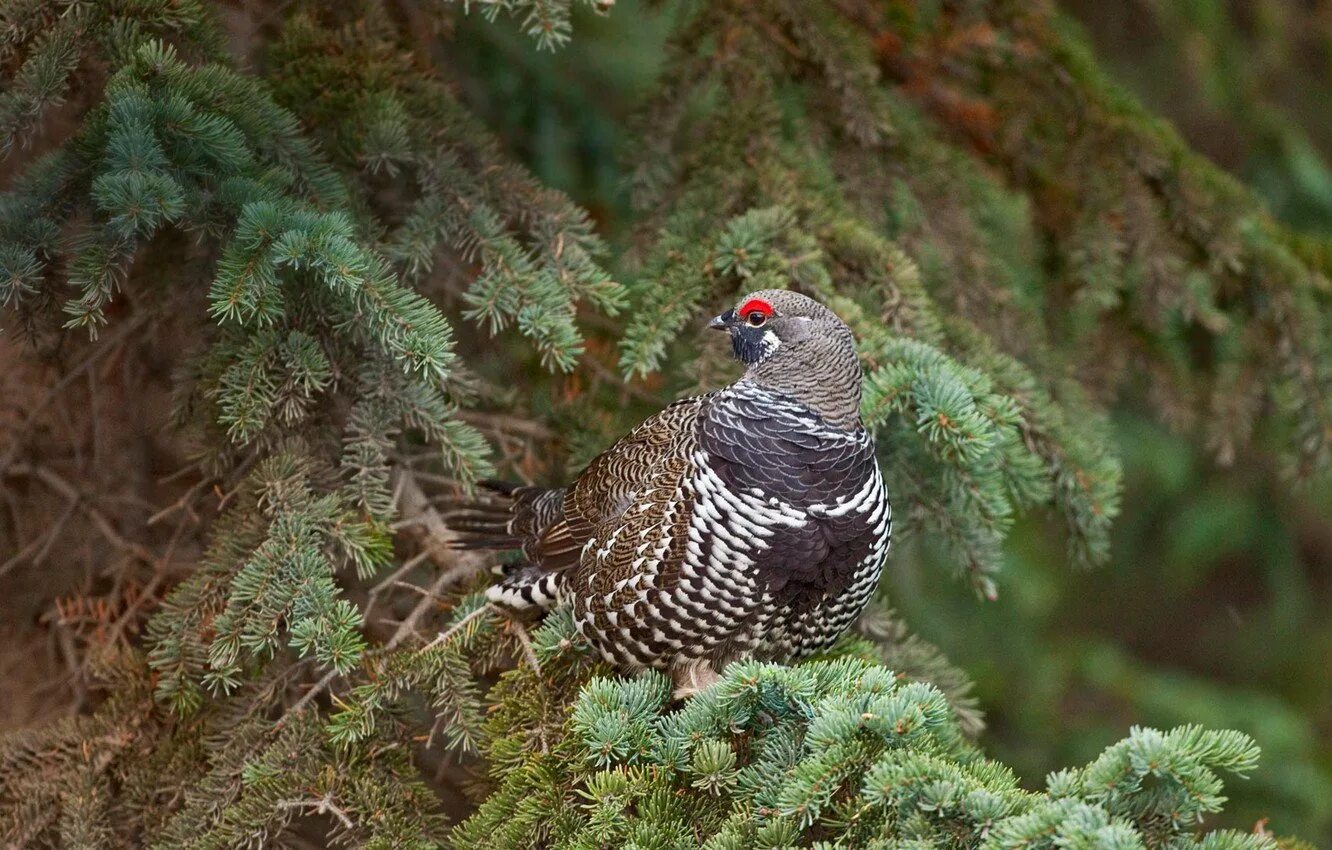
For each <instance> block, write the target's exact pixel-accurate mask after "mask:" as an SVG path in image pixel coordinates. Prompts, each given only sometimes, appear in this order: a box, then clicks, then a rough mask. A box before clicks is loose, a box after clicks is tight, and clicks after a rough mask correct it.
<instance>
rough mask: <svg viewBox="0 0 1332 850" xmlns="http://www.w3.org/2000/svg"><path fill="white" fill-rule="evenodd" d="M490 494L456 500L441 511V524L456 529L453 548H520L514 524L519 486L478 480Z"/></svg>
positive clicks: (521, 540) (521, 543) (520, 541)
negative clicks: (465, 500) (442, 512)
mask: <svg viewBox="0 0 1332 850" xmlns="http://www.w3.org/2000/svg"><path fill="white" fill-rule="evenodd" d="M479 483H480V485H481V487H482V489H484V490H485V491H487V492H488V493H489V494H491V495H490V496H489V497H487V498H481V499H476V500H473V501H469V502H459V503H458V504H455V505H452V506H451V507H449V508H448V509H447V510H446V511H445V512H444V524H445V525H447V526H448V527H449V528H450V529H452V530H453V531H456V532H457V533H458V536H457V537H456V538H454V540H453V542H452V543H451V544H450V546H452V547H453V548H454V549H520V548H522V545H523V543H524V542H525V541H524V540H523V538H522V537H521V536H519V534H518V533H517V531H516V530H515V528H514V520H515V509H516V508H517V507H518V500H517V499H516V498H515V493H517V491H519V490H523V489H531V488H520V487H518V486H517V485H514V484H510V483H509V482H507V481H492V480H485V481H481V482H479Z"/></svg>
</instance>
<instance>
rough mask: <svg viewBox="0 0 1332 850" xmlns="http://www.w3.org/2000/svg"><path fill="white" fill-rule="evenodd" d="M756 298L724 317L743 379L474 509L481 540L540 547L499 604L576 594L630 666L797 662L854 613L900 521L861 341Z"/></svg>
mask: <svg viewBox="0 0 1332 850" xmlns="http://www.w3.org/2000/svg"><path fill="white" fill-rule="evenodd" d="M756 301H757V303H759V304H761V305H763V306H764V307H765V308H767V309H768V310H770V313H765V314H764V315H762V316H754V315H753V312H754V311H750V312H749V313H747V314H746V313H741V312H740V311H739V310H738V309H737V310H731V311H728V312H727V313H725V314H723V315H722V316H719V317H718V318H717V319H714V320H713V325H712V326H713V327H720V328H722V329H725V330H728V331H729V332H730V333H731V334H732V338H733V342H734V345H735V350H736V354H737V356H738V357H740V358H741V359H742V360H745V361H746V362H747V364H748V369H747V371H746V372H745V374H744V376H743V377H742V378H741V379H740V380H738V381H736V382H735V383H734V384H731V385H730V386H728V387H726V388H724V389H721V390H718V391H716V392H713V393H709V394H707V395H703V396H697V397H693V398H687V399H682V400H680V401H677V402H675V403H674V404H672V405H670V406H669V407H667V408H666V409H665V410H663V411H661V412H660V413H658V414H657V415H655V416H653V417H651V418H650V419H648V420H647V421H645V422H643V423H642V424H641V425H639V426H638V427H637V428H635V429H634V430H633V431H632V432H630V433H629V434H628V435H627V436H625V437H624V438H623V439H621V440H619V441H618V442H617V443H615V444H614V445H613V446H611V447H610V448H609V449H607V450H606V451H605V452H604V453H602V454H601V455H599V456H598V457H597V458H596V459H595V460H594V461H593V462H592V463H591V464H590V465H589V466H588V467H587V468H586V469H585V470H584V471H583V472H582V473H581V474H580V475H579V476H578V478H577V479H576V480H575V481H574V482H573V483H572V484H570V485H569V486H568V487H566V488H560V489H541V488H513V487H508V486H505V485H500V486H499V487H498V491H499V492H500V495H501V496H502V500H501V501H500V502H498V503H491V504H490V505H488V506H485V505H481V506H473V508H472V510H471V511H470V512H466V513H465V514H463V515H462V516H460V518H459V521H458V525H459V527H461V528H462V530H464V531H467V532H470V533H471V534H473V535H474V536H473V537H472V538H470V539H471V541H472V542H473V545H479V546H487V547H495V548H502V547H503V548H519V547H520V548H522V550H523V552H524V554H525V555H526V557H527V561H528V564H527V565H526V566H523V567H521V568H519V569H518V570H517V571H515V572H512V573H510V574H509V575H508V576H507V577H506V578H505V579H504V580H503V581H501V582H500V583H499V584H497V585H496V586H495V587H493V588H492V589H491V591H490V598H491V600H492V601H494V602H496V603H498V604H501V605H506V606H509V607H512V608H516V609H522V608H532V607H536V608H544V607H548V606H549V605H551V604H554V603H555V602H557V601H562V602H567V603H568V604H569V605H570V606H571V607H572V610H573V616H574V621H575V623H576V625H577V627H578V630H579V631H580V632H581V633H582V634H583V635H584V636H585V637H586V638H587V639H588V640H589V641H590V642H591V643H592V644H593V645H594V646H595V647H596V648H597V649H598V650H599V651H600V652H601V653H602V655H603V656H605V657H606V658H607V659H608V660H610V661H611V662H613V663H615V664H617V665H619V666H622V667H625V668H630V669H636V668H642V667H657V668H662V669H671V668H676V669H678V668H681V667H683V666H686V665H690V664H700V663H703V664H706V665H709V666H711V667H712V668H713V669H720V667H721V666H722V665H723V664H725V663H726V662H728V661H730V660H733V659H735V658H739V657H746V656H749V657H756V658H760V659H771V660H790V659H795V658H799V657H802V656H805V655H808V654H810V653H811V652H815V651H817V650H819V649H822V648H825V647H827V646H828V645H830V644H831V643H832V642H833V641H835V640H836V639H837V638H838V637H839V636H840V635H841V634H842V633H843V632H845V631H846V629H847V628H849V627H850V625H851V623H852V622H853V621H854V619H855V618H856V617H857V616H858V615H859V613H860V612H861V610H862V609H863V608H864V605H865V603H866V602H867V601H868V600H869V597H870V595H871V594H872V593H873V591H874V587H875V585H876V584H877V582H878V578H879V575H880V572H881V570H882V567H883V561H884V558H885V556H886V554H887V550H888V544H889V539H890V536H891V527H892V518H891V509H890V507H889V504H888V500H887V497H886V495H885V493H884V487H883V481H882V478H881V476H880V473H879V467H878V463H877V461H876V459H875V455H874V445H873V441H872V439H871V437H870V435H869V434H868V432H866V430H865V429H864V427H863V426H862V424H861V422H860V417H859V407H860V381H861V375H860V368H859V365H858V362H857V360H856V354H855V346H854V341H853V339H852V337H851V333H850V331H849V330H848V329H847V328H846V325H845V324H843V323H842V322H841V321H840V320H839V319H838V318H837V317H836V316H835V315H834V314H833V313H832V312H831V311H829V310H828V309H827V308H826V307H824V306H823V305H820V304H818V303H817V302H814V301H812V300H810V299H808V298H805V297H804V296H801V295H798V294H796V293H791V292H784V291H764V292H757V293H753V294H751V295H749V296H747V297H746V298H745V299H742V300H741V302H740V304H739V305H737V308H739V307H742V306H744V305H749V304H753V303H755V302H756ZM759 312H762V311H761V310H760V311H759ZM755 321H757V322H759V324H757V325H755V324H753V322H755Z"/></svg>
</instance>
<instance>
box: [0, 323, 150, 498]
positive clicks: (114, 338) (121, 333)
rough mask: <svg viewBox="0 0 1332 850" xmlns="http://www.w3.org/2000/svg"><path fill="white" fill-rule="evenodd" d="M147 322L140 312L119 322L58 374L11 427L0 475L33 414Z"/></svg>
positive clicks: (15, 454) (32, 421) (0, 460)
mask: <svg viewBox="0 0 1332 850" xmlns="http://www.w3.org/2000/svg"><path fill="white" fill-rule="evenodd" d="M147 321H148V316H147V314H145V313H140V314H138V315H137V316H135V317H134V318H132V319H130V320H129V321H126V322H122V323H121V324H120V326H119V327H117V328H116V330H115V332H114V333H112V334H111V335H109V336H108V337H107V338H106V341H105V342H103V343H102V344H101V345H98V346H97V347H96V348H94V349H93V350H92V351H90V352H88V354H87V355H86V356H85V357H84V358H83V359H82V360H80V361H79V362H78V363H77V364H75V366H74V368H72V369H70V370H69V371H68V372H66V373H65V374H64V375H63V376H61V378H60V380H58V381H56V382H55V384H54V385H53V386H52V387H51V389H50V390H48V391H47V393H46V395H45V396H44V397H43V398H42V400H41V401H39V402H37V405H36V406H35V407H33V408H32V409H31V410H30V411H29V412H28V417H27V418H26V419H24V420H23V424H22V425H20V426H19V427H17V428H15V429H14V431H13V432H12V434H11V436H12V438H13V441H14V442H13V443H12V444H11V445H10V447H9V450H8V451H7V452H5V454H4V456H3V457H0V475H3V474H4V473H5V471H6V470H8V469H9V468H10V467H11V466H12V465H13V463H14V459H15V458H17V457H18V455H19V451H20V450H21V449H22V446H23V438H24V437H26V436H27V435H28V432H29V431H30V430H32V427H33V425H35V424H36V423H37V417H38V416H39V415H41V413H42V412H43V411H44V410H46V408H47V407H48V406H50V404H51V402H53V401H55V399H56V398H57V397H58V396H59V395H60V393H62V392H63V391H64V390H65V389H66V388H67V387H68V386H69V385H70V384H72V383H74V381H75V380H77V379H78V377H79V376H80V375H82V374H83V372H84V371H85V370H86V369H88V368H90V367H91V366H92V365H93V364H95V363H98V362H100V361H101V360H103V359H104V358H105V357H107V356H108V355H109V354H110V353H111V352H112V351H113V350H115V348H116V346H118V345H120V343H122V342H123V341H124V340H125V338H126V337H128V336H129V335H130V334H132V333H134V332H135V331H137V330H138V329H139V328H141V327H142V326H143V325H144V323H145V322H147Z"/></svg>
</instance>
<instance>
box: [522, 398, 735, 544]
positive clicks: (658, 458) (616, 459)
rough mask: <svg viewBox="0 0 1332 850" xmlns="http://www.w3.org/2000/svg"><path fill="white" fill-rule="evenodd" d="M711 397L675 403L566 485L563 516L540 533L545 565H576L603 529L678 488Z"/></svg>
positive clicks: (625, 437) (635, 430)
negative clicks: (704, 410) (702, 416)
mask: <svg viewBox="0 0 1332 850" xmlns="http://www.w3.org/2000/svg"><path fill="white" fill-rule="evenodd" d="M707 398H708V396H696V397H692V398H686V399H681V400H680V401H677V402H675V403H673V404H671V405H670V406H668V407H667V408H665V409H664V410H662V411H661V412H660V413H657V414H656V415H655V416H652V417H650V418H648V419H647V420H645V421H644V422H643V423H642V424H641V425H639V426H638V427H637V428H635V429H634V430H633V431H631V432H629V434H627V435H626V436H624V437H622V438H621V439H620V440H619V441H618V442H616V443H615V444H614V445H613V446H611V447H610V448H608V449H607V450H606V451H604V452H602V453H601V454H599V455H597V457H596V458H595V459H593V461H592V462H591V463H590V464H588V466H587V468H586V469H584V470H583V471H582V473H581V474H579V476H578V478H577V479H575V481H574V482H573V484H571V485H569V487H568V488H567V490H566V491H565V494H564V503H563V507H564V511H563V513H564V516H563V519H561V520H560V521H559V522H556V523H554V524H552V525H551V526H550V527H549V528H547V529H546V530H545V532H544V533H543V534H542V536H541V545H540V549H541V566H542V567H544V568H546V569H563V568H566V567H572V566H574V565H576V564H577V563H578V560H579V556H580V553H581V552H582V550H583V547H584V546H585V545H586V544H587V542H588V541H589V540H592V539H593V538H594V537H595V536H596V535H597V533H598V531H599V530H600V529H604V528H606V527H607V526H608V525H611V526H613V525H614V524H615V523H616V521H617V520H619V519H620V518H621V517H624V516H625V515H626V514H627V513H628V512H629V511H630V510H631V509H639V508H641V507H642V506H643V505H649V504H652V503H656V502H658V501H660V499H661V498H664V497H665V496H666V495H668V494H669V493H668V491H669V492H674V491H675V490H677V489H678V488H679V486H680V483H681V482H682V481H683V480H684V478H685V475H686V474H687V472H688V466H689V455H690V452H691V451H692V450H693V449H694V447H696V446H697V444H698V437H697V433H696V426H697V420H698V416H699V411H700V409H701V407H702V405H703V404H704V403H705V402H706V400H707ZM643 513H645V514H651V513H652V510H651V508H649V509H647V510H646V511H643Z"/></svg>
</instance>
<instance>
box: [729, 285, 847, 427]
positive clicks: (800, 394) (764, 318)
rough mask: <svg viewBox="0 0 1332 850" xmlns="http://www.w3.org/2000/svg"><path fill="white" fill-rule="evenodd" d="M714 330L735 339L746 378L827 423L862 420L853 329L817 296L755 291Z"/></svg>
mask: <svg viewBox="0 0 1332 850" xmlns="http://www.w3.org/2000/svg"><path fill="white" fill-rule="evenodd" d="M708 327H710V328H716V329H717V330H724V331H727V332H728V333H730V335H731V348H732V349H733V350H734V351H735V356H736V359H737V360H740V361H741V362H742V363H744V364H745V365H746V367H747V369H746V371H745V377H744V380H746V381H750V382H753V383H757V384H761V385H764V386H767V387H770V388H772V389H775V390H779V391H781V392H784V393H787V394H789V395H791V396H794V397H795V398H797V399H799V400H801V401H803V402H805V403H806V404H808V405H809V406H810V407H812V408H813V409H815V410H817V411H818V412H819V413H820V414H822V415H823V416H824V418H825V419H828V420H830V421H834V422H837V423H839V424H843V425H846V426H847V427H850V426H852V425H854V424H856V423H858V422H859V411H860V361H859V359H858V358H857V356H856V341H855V338H854V337H853V336H852V335H851V329H850V328H848V327H847V326H846V323H845V322H843V321H842V320H841V319H840V318H838V317H837V314H836V313H834V312H833V311H832V310H829V309H828V308H827V307H825V306H823V305H822V304H820V303H819V302H817V301H815V300H814V299H812V298H808V297H806V296H804V295H801V294H800V293H798V292H790V291H788V290H784V289H763V290H760V291H758V292H751V293H749V294H748V295H746V296H744V297H743V298H741V299H740V300H739V301H738V302H736V305H735V306H734V307H733V308H731V309H730V310H727V311H726V312H725V313H722V314H721V315H720V316H717V317H716V318H714V319H713V320H712V321H711V322H709V323H708Z"/></svg>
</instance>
